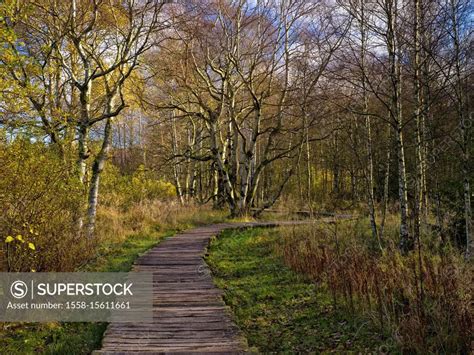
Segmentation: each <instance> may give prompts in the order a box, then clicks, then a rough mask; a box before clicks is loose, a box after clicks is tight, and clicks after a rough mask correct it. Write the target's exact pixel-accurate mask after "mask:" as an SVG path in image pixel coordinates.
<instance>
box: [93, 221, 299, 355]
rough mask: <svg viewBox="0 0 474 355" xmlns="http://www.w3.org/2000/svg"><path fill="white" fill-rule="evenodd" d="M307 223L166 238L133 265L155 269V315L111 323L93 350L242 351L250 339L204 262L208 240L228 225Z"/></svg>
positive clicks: (212, 229) (217, 227)
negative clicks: (146, 319)
mask: <svg viewBox="0 0 474 355" xmlns="http://www.w3.org/2000/svg"><path fill="white" fill-rule="evenodd" d="M300 223H305V224H306V223H308V222H307V221H304V222H297V221H288V222H248V223H220V224H214V225H210V226H204V227H199V228H195V229H191V230H188V231H185V232H183V233H180V234H177V235H175V236H174V237H171V238H168V239H166V240H165V241H163V242H161V243H160V244H158V245H157V246H156V247H154V248H152V249H150V250H149V251H148V252H146V253H145V254H143V255H142V256H140V257H139V258H138V259H137V260H136V261H135V263H134V266H133V269H132V271H138V272H140V271H147V272H153V290H154V291H153V294H154V297H153V298H154V299H153V321H152V322H143V323H111V324H109V326H108V327H107V330H106V331H105V334H104V338H103V340H102V348H101V349H100V350H96V351H94V353H93V354H96V355H99V354H101V355H104V354H114V355H117V354H137V353H147V354H153V353H155V354H163V353H171V352H173V353H176V352H178V353H190V352H204V353H226V354H228V353H243V352H246V350H247V344H246V340H245V338H244V337H243V335H242V334H241V333H240V331H239V329H238V327H237V326H236V325H235V324H234V323H233V322H232V319H231V317H230V315H229V310H228V308H227V307H226V305H225V303H224V301H223V299H222V291H221V290H220V289H218V288H217V287H216V286H215V285H214V283H213V281H212V276H211V272H210V270H209V268H208V266H207V265H206V263H205V262H204V259H203V257H204V254H205V251H206V248H207V246H208V244H209V241H210V239H211V238H212V237H214V236H216V235H217V234H219V233H220V232H222V231H223V230H225V229H235V228H251V227H274V226H278V225H286V224H291V225H293V224H300Z"/></svg>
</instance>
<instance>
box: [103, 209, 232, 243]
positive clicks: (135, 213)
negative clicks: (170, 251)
mask: <svg viewBox="0 0 474 355" xmlns="http://www.w3.org/2000/svg"><path fill="white" fill-rule="evenodd" d="M225 218H226V213H225V212H224V211H216V210H213V209H212V208H211V207H210V206H201V205H193V204H189V205H186V206H182V205H180V204H179V203H178V202H176V201H174V200H168V201H159V200H154V201H144V202H141V203H136V204H133V205H131V206H130V207H128V208H126V209H122V208H119V207H116V206H114V205H109V206H102V207H101V208H99V211H98V223H97V237H98V240H99V241H107V242H118V241H121V240H123V239H124V238H125V237H127V236H129V235H131V234H136V233H145V234H146V233H152V232H156V231H165V230H183V229H187V228H191V227H193V226H196V225H203V224H210V223H217V222H222V221H223V220H224V219H225Z"/></svg>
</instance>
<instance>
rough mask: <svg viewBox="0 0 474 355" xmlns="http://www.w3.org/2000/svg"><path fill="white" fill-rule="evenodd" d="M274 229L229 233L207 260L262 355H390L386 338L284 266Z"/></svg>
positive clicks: (217, 242)
mask: <svg viewBox="0 0 474 355" xmlns="http://www.w3.org/2000/svg"><path fill="white" fill-rule="evenodd" d="M278 238H279V234H278V230H275V229H270V230H269V229H265V230H264V229H250V230H245V231H243V232H242V231H225V232H224V233H223V234H222V235H221V236H220V237H218V238H216V239H214V240H213V241H212V242H211V246H210V248H209V256H208V257H207V259H206V261H207V262H208V264H209V265H210V267H211V270H212V271H213V273H214V276H215V282H216V284H217V286H218V287H220V288H222V289H223V290H224V291H225V296H224V297H225V302H226V304H228V305H229V306H230V307H231V309H232V312H233V317H234V321H235V322H236V323H237V325H238V326H239V327H240V328H241V329H242V331H243V332H244V334H245V336H246V337H247V340H248V343H249V346H250V347H251V349H253V350H255V351H258V352H277V353H280V352H286V353H288V352H291V353H293V352H303V353H307V352H317V353H320V352H333V351H336V352H339V351H342V352H344V351H351V352H352V351H355V352H361V353H368V352H374V351H376V352H386V350H388V349H390V350H393V349H394V345H393V342H392V341H391V340H390V338H389V337H388V336H387V335H384V334H380V329H376V328H374V327H371V326H369V324H370V323H369V322H368V320H367V319H364V318H357V317H355V316H353V315H350V314H349V313H348V312H347V311H345V310H344V309H335V308H334V307H333V301H332V297H331V295H330V293H329V292H328V291H326V290H325V289H324V288H321V287H317V286H316V285H315V284H314V283H313V282H311V281H310V280H309V279H307V278H305V277H304V276H302V275H300V274H297V273H295V272H294V271H292V270H290V269H289V268H288V267H286V266H285V265H284V263H283V261H282V260H281V257H279V256H278V255H277V254H276V253H275V250H274V249H275V246H276V243H277V240H278Z"/></svg>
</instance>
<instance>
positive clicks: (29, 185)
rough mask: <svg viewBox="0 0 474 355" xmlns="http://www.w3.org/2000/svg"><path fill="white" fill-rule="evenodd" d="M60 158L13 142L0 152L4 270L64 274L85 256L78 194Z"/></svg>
mask: <svg viewBox="0 0 474 355" xmlns="http://www.w3.org/2000/svg"><path fill="white" fill-rule="evenodd" d="M65 165H66V164H64V161H63V160H62V159H61V158H59V155H58V154H57V153H56V152H54V151H53V150H52V148H51V147H48V146H46V145H44V144H42V143H31V142H30V141H29V140H26V139H22V138H16V139H15V140H14V141H13V142H11V143H10V144H8V145H6V144H1V147H0V177H1V178H0V206H1V208H2V213H1V215H0V243H1V256H2V269H3V270H7V271H31V270H36V271H53V270H58V271H59V270H60V271H67V270H72V269H73V268H74V266H75V265H77V263H78V262H80V258H82V257H83V256H84V248H83V242H82V241H79V240H76V234H75V226H76V224H75V223H74V221H75V220H77V218H76V216H77V213H78V211H79V210H80V206H81V205H80V195H81V188H80V186H79V185H78V183H77V181H76V180H77V179H74V178H72V177H71V176H70V173H69V171H70V169H68V167H67V166H65Z"/></svg>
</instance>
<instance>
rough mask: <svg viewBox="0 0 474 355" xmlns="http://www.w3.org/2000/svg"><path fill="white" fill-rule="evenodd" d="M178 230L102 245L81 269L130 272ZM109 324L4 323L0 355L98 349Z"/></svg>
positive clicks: (78, 352)
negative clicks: (136, 263) (132, 267)
mask: <svg viewBox="0 0 474 355" xmlns="http://www.w3.org/2000/svg"><path fill="white" fill-rule="evenodd" d="M174 233H175V231H173V230H169V231H164V232H159V231H156V232H154V233H151V234H134V235H130V236H128V237H127V238H126V239H125V240H124V241H123V242H120V243H108V244H104V245H101V247H100V248H99V251H98V253H97V257H96V258H95V259H94V260H92V261H91V262H90V263H88V265H87V266H85V267H82V268H81V269H80V271H90V272H95V271H97V272H106V271H107V272H120V271H129V270H130V268H131V266H132V264H133V262H134V260H135V259H136V258H137V257H138V256H139V255H140V254H142V253H143V252H145V251H146V250H148V249H150V248H152V247H153V246H155V245H156V244H158V243H159V242H160V241H161V240H163V239H164V238H166V237H169V236H171V235H173V234H174ZM106 326H107V324H106V323H4V324H3V326H2V329H1V330H0V354H9V355H11V354H34V353H44V354H58V355H59V354H68V355H82V354H90V353H91V352H92V351H93V350H95V349H98V348H99V347H100V344H101V340H102V335H103V333H104V331H105V328H106Z"/></svg>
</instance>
